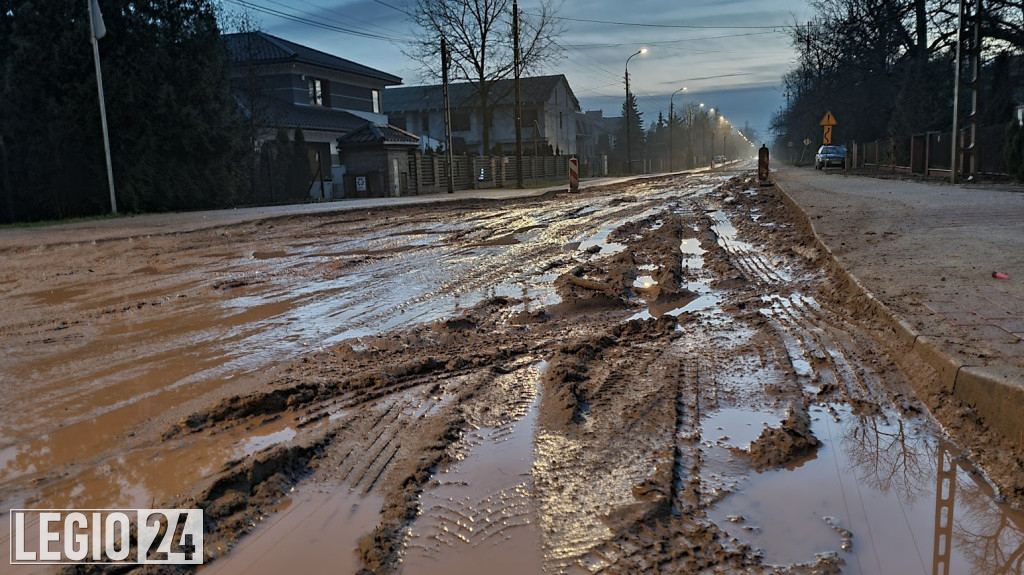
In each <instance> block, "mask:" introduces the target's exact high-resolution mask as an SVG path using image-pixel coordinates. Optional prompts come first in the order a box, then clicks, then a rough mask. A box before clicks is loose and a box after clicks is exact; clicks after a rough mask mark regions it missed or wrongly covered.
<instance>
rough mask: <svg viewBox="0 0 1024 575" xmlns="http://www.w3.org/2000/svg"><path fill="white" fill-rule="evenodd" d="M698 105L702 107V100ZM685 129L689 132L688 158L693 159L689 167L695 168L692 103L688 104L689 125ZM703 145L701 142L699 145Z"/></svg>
mask: <svg viewBox="0 0 1024 575" xmlns="http://www.w3.org/2000/svg"><path fill="white" fill-rule="evenodd" d="M700 107H701V108H703V107H704V102H701V103H700ZM687 131H688V132H689V133H690V158H691V159H692V160H693V161H692V162H690V167H691V168H696V167H697V157H696V154H694V153H693V105H692V104H691V105H690V125H689V126H688V130H687ZM703 145H704V144H703V143H702V144H701V146H703ZM702 151H703V150H702Z"/></svg>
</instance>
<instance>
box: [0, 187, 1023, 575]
mask: <svg viewBox="0 0 1024 575" xmlns="http://www.w3.org/2000/svg"><path fill="white" fill-rule="evenodd" d="M2 253H3V257H4V261H5V269H4V270H3V271H2V272H0V274H2V275H0V285H2V286H3V296H2V299H3V301H4V309H5V314H4V317H3V318H2V319H0V338H2V343H3V357H2V358H0V377H2V385H3V389H2V391H3V394H4V397H5V401H4V404H3V419H2V423H0V494H2V498H3V502H2V503H3V508H4V509H5V510H6V509H10V508H36V509H38V508H72V507H76V508H109V507H122V508H134V507H194V506H199V507H202V508H203V509H204V510H205V517H206V521H207V528H208V531H207V533H206V541H205V553H206V561H207V564H206V565H204V566H203V568H201V569H200V570H199V571H200V572H209V573H216V574H231V573H280V572H282V570H288V569H290V570H299V571H302V572H309V573H315V572H343V573H347V572H352V573H396V572H397V573H409V574H421V573H422V574H428V575H429V574H435V573H436V574H441V573H444V574H458V573H480V572H481V570H482V569H481V566H482V565H486V572H488V573H491V574H493V575H497V574H499V573H580V574H586V573H664V572H668V573H800V574H803V573H807V574H810V573H877V574H883V573H918V572H919V573H926V574H935V575H938V574H940V573H1020V572H1021V570H1022V561H1024V559H1022V557H1024V515H1022V514H1021V513H1020V512H1019V511H1017V510H1015V509H1014V508H1013V507H1011V506H1010V505H1009V504H1008V503H1007V501H1008V500H1009V501H1010V502H1011V503H1012V502H1014V501H1013V499H1012V497H1011V498H1008V496H1007V494H1011V493H1014V492H1019V490H1020V488H1021V486H1022V485H1024V482H1020V481H1019V480H1018V479H1017V478H1018V477H1020V473H1019V469H1020V466H1019V463H1014V461H1016V459H1015V458H1013V457H1012V456H1009V455H1005V454H1004V455H1005V457H1004V459H1006V460H1007V461H1008V463H1007V465H1006V467H1004V468H1002V469H998V470H996V469H992V468H986V469H981V468H979V467H977V466H976V465H975V463H973V462H974V461H977V460H978V458H976V457H973V456H972V453H975V452H976V450H977V449H978V447H977V446H978V445H983V446H987V447H991V445H993V444H991V443H985V441H984V438H983V437H979V435H980V434H981V435H983V430H982V431H979V430H978V429H976V428H974V427H971V426H970V425H969V420H970V414H969V413H966V412H963V411H960V412H952V411H953V410H952V408H951V407H949V406H948V405H945V404H941V403H939V402H938V400H936V399H935V398H934V397H932V395H930V392H929V388H928V382H929V381H930V379H931V378H933V377H934V374H932V373H930V371H929V368H927V367H925V366H923V365H919V364H917V363H915V362H914V361H913V359H912V358H910V357H908V355H907V353H906V352H907V350H901V349H898V348H896V347H894V344H893V341H892V339H891V338H887V337H886V332H885V328H884V327H883V326H882V325H881V324H880V323H879V322H877V318H872V317H869V316H867V315H865V314H864V313H863V312H862V308H861V306H859V305H858V303H857V301H858V298H859V297H860V295H861V294H859V293H857V292H856V288H855V286H852V285H849V284H848V283H846V282H843V281H841V280H839V279H838V277H837V274H835V273H834V269H833V266H832V265H831V264H830V262H828V261H826V260H825V256H824V253H823V251H822V250H820V249H819V247H818V246H817V245H816V244H815V242H814V241H813V239H812V238H811V237H810V236H809V234H808V231H807V230H806V229H804V226H802V225H800V224H799V223H798V219H797V218H795V217H794V215H793V214H792V213H790V212H789V211H788V209H787V208H786V207H785V205H784V203H783V202H782V201H781V200H780V198H779V197H778V196H777V194H776V191H775V190H774V189H773V188H771V187H758V186H756V184H755V183H754V182H752V181H751V180H750V179H749V174H743V173H738V172H737V173H722V174H715V175H701V176H691V177H684V176H676V177H671V178H661V179H652V180H649V181H645V182H641V183H633V184H629V185H620V186H617V187H607V188H600V189H593V190H587V191H586V192H585V193H583V194H558V195H554V196H552V197H545V198H532V199H523V200H516V201H510V200H509V201H502V202H465V203H460V204H453V205H446V206H443V207H438V206H419V207H403V208H401V209H379V210H372V211H358V212H356V211H351V212H341V213H333V214H321V215H298V216H293V217H281V218H275V219H269V220H262V221H253V222H244V223H239V224H234V225H231V226H228V227H221V228H211V229H206V230H193V231H187V232H181V233H176V232H173V231H166V230H165V231H162V232H161V234H160V235H153V236H144V237H142V236H140V237H132V238H127V239H116V240H109V241H103V240H97V241H89V242H82V243H75V242H66V241H64V242H56V243H45V242H41V243H39V245H33V246H24V245H21V246H16V247H9V248H5V249H3V251H2ZM933 413H935V415H933ZM937 418H938V419H937ZM965 422H967V423H965ZM972 450H975V451H972ZM987 457H988V459H985V458H982V460H983V461H990V460H992V459H995V458H999V456H998V454H996V455H993V453H989V454H988V456H987ZM987 472H989V473H987ZM0 523H2V524H3V525H4V526H5V528H6V526H7V523H8V522H7V521H2V522H0ZM3 533H4V539H5V542H6V540H7V539H9V534H8V533H7V532H6V531H4V532H3ZM7 567H11V568H12V569H14V567H13V566H2V565H0V571H5V570H6V568H7ZM100 569H101V568H100V567H96V568H95V570H97V571H98V570H100ZM5 572H6V571H5ZM12 572H19V571H12Z"/></svg>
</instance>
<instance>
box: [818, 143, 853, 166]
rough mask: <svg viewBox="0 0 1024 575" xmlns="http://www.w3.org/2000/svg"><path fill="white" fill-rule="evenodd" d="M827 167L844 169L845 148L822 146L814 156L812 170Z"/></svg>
mask: <svg viewBox="0 0 1024 575" xmlns="http://www.w3.org/2000/svg"><path fill="white" fill-rule="evenodd" d="M829 166H839V167H840V168H845V167H846V146H822V147H820V148H818V153H817V154H814V169H816V170H820V169H822V168H827V167H829Z"/></svg>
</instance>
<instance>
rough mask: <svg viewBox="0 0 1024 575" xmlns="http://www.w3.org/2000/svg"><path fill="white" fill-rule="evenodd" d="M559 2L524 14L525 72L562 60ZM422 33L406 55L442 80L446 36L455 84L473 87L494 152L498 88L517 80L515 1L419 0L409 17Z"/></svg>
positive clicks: (547, 0) (548, 1) (545, 1)
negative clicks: (492, 137)
mask: <svg viewBox="0 0 1024 575" xmlns="http://www.w3.org/2000/svg"><path fill="white" fill-rule="evenodd" d="M555 1H557V0H540V2H539V4H538V5H537V6H536V7H535V8H533V9H532V10H531V11H530V13H528V14H524V12H523V10H520V18H519V31H520V44H519V45H520V72H521V74H523V75H527V74H529V73H531V72H536V71H537V70H539V69H540V68H541V67H542V66H543V65H544V64H547V63H549V62H551V61H553V60H555V59H556V58H558V57H559V55H560V49H559V48H558V45H557V44H556V41H555V40H556V39H557V38H558V36H559V34H560V33H561V32H562V27H561V20H559V19H558V18H556V17H555V12H556V8H557V6H556V5H555V4H554V2H555ZM410 16H411V18H412V21H413V23H414V24H415V25H416V28H417V32H416V35H415V38H414V41H413V43H412V44H411V47H410V48H408V49H406V55H407V56H409V57H410V58H412V59H413V60H415V61H417V62H419V63H420V65H421V69H422V70H423V72H424V75H425V76H426V77H430V78H440V77H441V55H440V54H441V44H440V40H441V38H442V37H444V38H447V40H448V49H449V51H450V52H451V73H452V77H451V80H452V81H456V82H457V81H466V82H470V83H471V84H473V85H474V87H475V88H476V89H475V91H474V92H475V97H476V99H477V102H476V103H477V104H478V105H479V107H480V124H481V130H482V136H483V140H482V141H483V148H484V152H485V153H486V152H487V151H488V150H489V149H490V134H491V120H492V116H493V109H492V104H493V103H494V102H495V101H497V100H498V99H499V98H500V97H501V96H503V95H504V94H493V93H492V92H493V89H494V86H495V84H496V83H497V82H498V81H499V80H504V79H507V78H509V77H510V76H512V74H513V71H514V65H515V62H514V53H513V38H512V0H416V4H415V6H414V7H413V8H412V10H411V12H410Z"/></svg>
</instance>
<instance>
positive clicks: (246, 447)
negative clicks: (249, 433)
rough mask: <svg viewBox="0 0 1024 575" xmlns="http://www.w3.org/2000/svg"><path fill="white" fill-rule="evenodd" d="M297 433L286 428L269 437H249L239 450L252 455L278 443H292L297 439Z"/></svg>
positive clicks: (270, 434) (268, 435) (243, 441)
mask: <svg viewBox="0 0 1024 575" xmlns="http://www.w3.org/2000/svg"><path fill="white" fill-rule="evenodd" d="M295 435H296V431H295V430H294V429H292V428H290V427H286V428H284V429H282V430H280V431H275V432H274V433H269V434H267V435H256V436H254V437H247V438H246V439H244V440H242V442H241V444H240V445H239V450H240V451H241V452H242V453H244V454H246V455H252V454H253V453H256V452H257V451H260V450H263V449H266V448H268V447H270V446H272V445H277V444H278V443H284V442H285V441H291V440H292V439H294V438H295Z"/></svg>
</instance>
